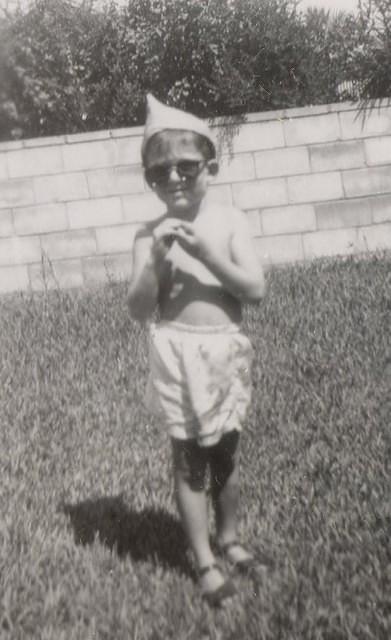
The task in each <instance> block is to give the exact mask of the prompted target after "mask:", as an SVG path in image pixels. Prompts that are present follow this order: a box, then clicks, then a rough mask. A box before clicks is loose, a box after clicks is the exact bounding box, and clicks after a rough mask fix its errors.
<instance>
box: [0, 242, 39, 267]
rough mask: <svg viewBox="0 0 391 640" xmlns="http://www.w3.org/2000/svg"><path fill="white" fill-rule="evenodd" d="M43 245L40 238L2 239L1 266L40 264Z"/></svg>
mask: <svg viewBox="0 0 391 640" xmlns="http://www.w3.org/2000/svg"><path fill="white" fill-rule="evenodd" d="M40 259H41V245H40V241H39V238H38V237H37V236H34V237H29V238H27V237H23V238H18V237H16V236H12V237H11V238H0V265H15V264H28V263H30V262H39V260H40Z"/></svg>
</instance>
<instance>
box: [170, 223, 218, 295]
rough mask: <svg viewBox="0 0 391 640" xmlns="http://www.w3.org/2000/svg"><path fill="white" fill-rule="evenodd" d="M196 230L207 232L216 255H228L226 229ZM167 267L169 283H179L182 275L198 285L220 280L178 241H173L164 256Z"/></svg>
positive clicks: (201, 232) (213, 283) (204, 228)
mask: <svg viewBox="0 0 391 640" xmlns="http://www.w3.org/2000/svg"><path fill="white" fill-rule="evenodd" d="M198 232H199V233H200V234H207V235H208V240H209V243H210V245H211V246H212V247H213V251H215V252H216V254H218V255H225V256H227V257H228V256H229V253H230V249H229V235H228V233H227V231H226V230H225V232H224V231H223V232H222V233H220V234H219V233H218V232H217V230H215V229H213V228H211V227H210V228H209V229H208V228H206V227H201V228H199V230H198ZM166 262H167V268H168V271H169V273H170V275H171V278H170V280H171V285H172V286H173V285H175V283H179V282H181V281H182V280H183V277H184V276H185V277H187V278H191V279H192V280H194V283H195V284H196V283H197V282H198V283H199V284H200V285H219V284H220V281H219V280H218V278H216V276H215V275H214V274H213V273H212V272H211V271H210V269H208V267H207V266H206V265H205V264H203V262H202V261H201V260H198V259H197V258H195V257H193V256H191V255H190V254H189V253H188V252H187V251H186V250H185V249H183V248H182V247H181V245H180V244H179V242H174V243H173V245H172V247H171V249H170V251H169V252H168V254H167V257H166Z"/></svg>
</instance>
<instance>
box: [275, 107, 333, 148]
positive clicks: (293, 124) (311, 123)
mask: <svg viewBox="0 0 391 640" xmlns="http://www.w3.org/2000/svg"><path fill="white" fill-rule="evenodd" d="M284 132H285V140H286V144H287V146H288V147H290V146H298V145H302V144H315V143H317V142H331V141H334V140H339V138H340V137H341V136H340V129H339V122H338V116H337V114H336V113H325V114H323V115H318V116H307V117H305V118H289V119H288V120H285V121H284Z"/></svg>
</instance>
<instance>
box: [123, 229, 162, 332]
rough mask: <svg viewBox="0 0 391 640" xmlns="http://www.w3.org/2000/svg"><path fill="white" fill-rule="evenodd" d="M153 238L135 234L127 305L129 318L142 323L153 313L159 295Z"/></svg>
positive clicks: (141, 233) (143, 234) (139, 233)
mask: <svg viewBox="0 0 391 640" xmlns="http://www.w3.org/2000/svg"><path fill="white" fill-rule="evenodd" d="M152 244H153V238H152V235H151V234H148V233H147V232H145V231H141V232H138V233H137V234H136V237H135V240H134V245H133V268H132V277H131V280H130V286H129V294H128V303H129V308H130V313H131V316H132V317H133V318H134V319H135V320H139V321H140V322H143V321H145V320H147V319H148V318H149V317H150V316H151V314H152V313H153V311H154V309H155V306H156V302H157V297H158V293H159V281H158V276H157V273H156V268H155V260H154V258H153V253H152Z"/></svg>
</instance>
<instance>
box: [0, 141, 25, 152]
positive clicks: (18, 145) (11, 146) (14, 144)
mask: <svg viewBox="0 0 391 640" xmlns="http://www.w3.org/2000/svg"><path fill="white" fill-rule="evenodd" d="M23 146H24V144H23V140H7V141H5V142H0V153H1V152H3V151H14V150H15V149H23Z"/></svg>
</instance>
